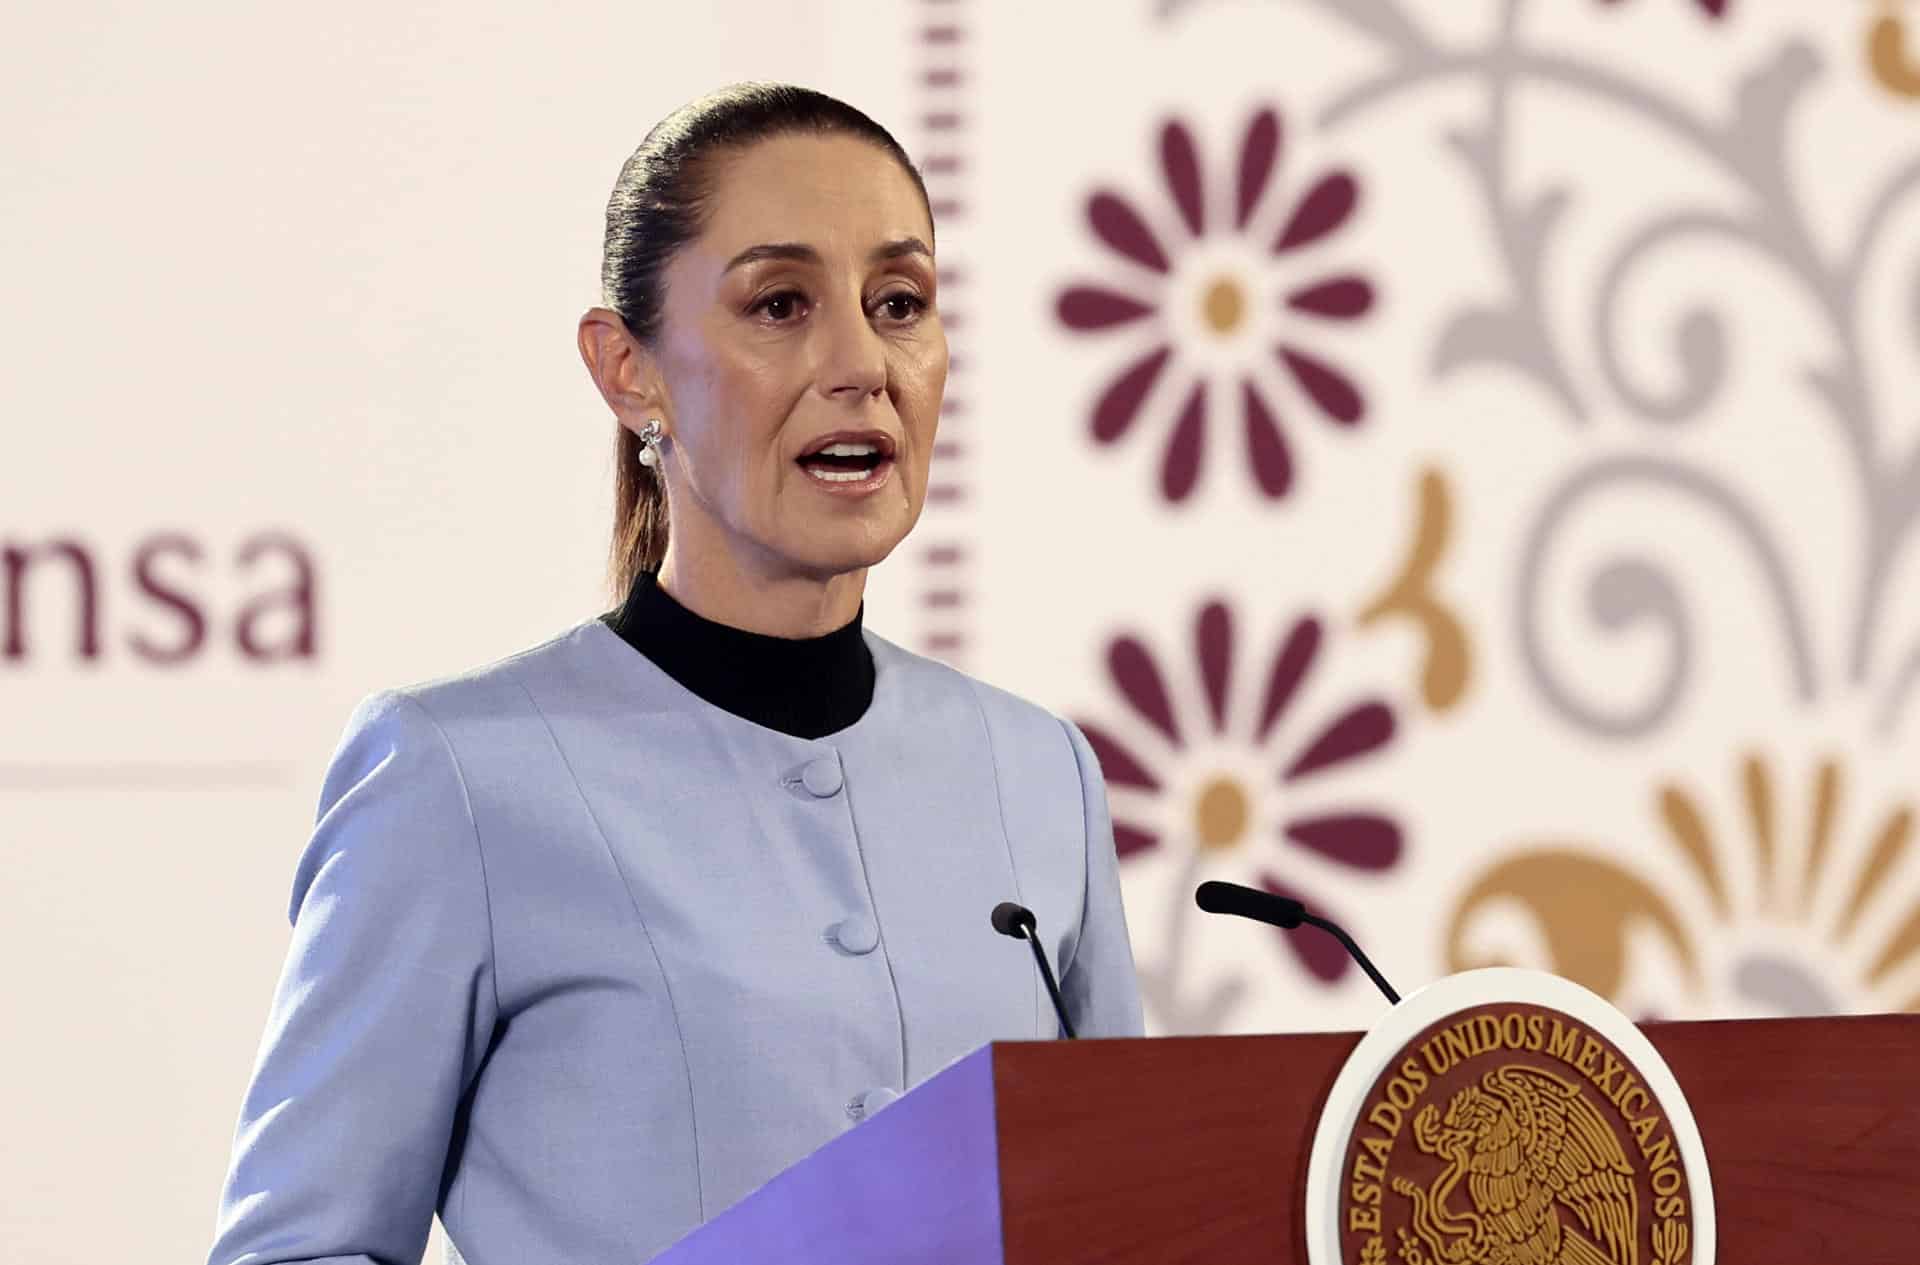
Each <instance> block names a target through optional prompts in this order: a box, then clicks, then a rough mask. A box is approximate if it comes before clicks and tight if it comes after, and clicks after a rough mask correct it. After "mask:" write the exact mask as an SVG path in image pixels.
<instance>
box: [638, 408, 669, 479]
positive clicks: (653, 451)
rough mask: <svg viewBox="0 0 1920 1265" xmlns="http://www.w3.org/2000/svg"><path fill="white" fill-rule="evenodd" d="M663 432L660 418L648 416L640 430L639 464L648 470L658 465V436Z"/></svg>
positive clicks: (656, 467)
mask: <svg viewBox="0 0 1920 1265" xmlns="http://www.w3.org/2000/svg"><path fill="white" fill-rule="evenodd" d="M664 433H665V432H664V431H662V430H661V428H660V419H659V418H657V417H650V418H648V419H647V424H646V425H645V426H644V427H642V428H641V430H640V464H641V465H643V466H645V467H646V468H647V469H649V470H654V469H658V468H659V465H660V437H661V435H662V434H664Z"/></svg>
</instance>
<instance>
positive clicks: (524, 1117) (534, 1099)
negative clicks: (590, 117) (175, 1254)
mask: <svg viewBox="0 0 1920 1265" xmlns="http://www.w3.org/2000/svg"><path fill="white" fill-rule="evenodd" d="M933 244H934V233H933V223H932V218H931V211H930V209H929V206H928V203H927V198H926V193H925V190H924V188H923V187H922V185H921V183H920V179H919V176H918V174H917V173H916V172H915V170H914V168H913V166H912V164H911V163H910V162H909V161H908V159H907V157H906V155H905V154H904V153H903V152H902V151H901V149H900V147H899V146H898V145H897V144H896V143H895V142H894V140H893V139H892V137H890V136H889V135H888V134H887V133H886V132H885V131H884V130H883V129H882V128H880V126H879V125H878V124H876V123H874V122H873V121H872V120H870V119H868V118H867V117H866V116H865V115H863V114H861V113H859V112H858V111H856V110H853V109H851V108H850V107H848V106H846V105H843V104H841V103H839V102H837V101H834V100H833V99H831V98H828V97H824V96H821V95H819V94H817V93H813V92H808V91H805V90H802V89H798V88H791V87H780V86H769V85H746V86H742V87H736V88H733V89H729V90H726V91H723V92H720V93H718V94H715V95H713V96H711V97H707V98H705V99H703V100H700V101H697V102H695V103H693V104H691V105H689V106H687V107H685V108H683V109H681V110H680V111H678V112H677V113H675V114H674V115H673V116H671V117H669V118H668V119H666V120H665V121H663V122H662V123H661V124H659V125H658V126H657V127H655V128H654V129H653V131H652V132H650V133H649V134H648V136H647V138H646V140H645V141H644V142H642V144H641V146H640V148H639V150H638V151H637V152H636V153H635V154H634V155H633V157H632V158H631V159H630V160H629V161H628V162H627V164H626V166H625V168H624V169H623V170H622V172H621V175H620V179H619V182H618V184H617V185H616V186H615V188H614V191H613V197H612V199H611V201H610V203H609V205H608V209H607V235H606V254H605V263H604V267H603V283H604V289H605V301H606V303H607V306H606V307H601V308H594V309H592V310H591V311H589V312H588V313H587V314H586V315H585V316H584V317H583V318H582V319H581V321H580V328H579V343H580V351H581V355H582V358H583V359H584V360H585V362H586V365H587V368H588V370H589V371H590V372H591V374H592V376H593V380H594V382H595V383H596V384H597V385H598V387H599V389H600V391H601V393H602V395H603V396H604V398H605V399H606V401H607V403H608V405H609V406H610V407H611V408H612V410H613V413H614V416H615V417H616V418H617V419H618V421H619V424H620V430H619V432H618V449H617V451H618V454H619V464H618V470H619V474H618V491H617V497H616V501H617V520H618V521H617V523H616V533H615V569H616V574H617V575H618V577H619V580H620V583H621V585H622V586H623V587H624V589H625V591H626V596H625V600H624V601H623V602H622V603H621V605H620V607H619V608H618V609H617V610H616V611H614V612H612V613H611V614H609V615H607V616H604V617H602V618H600V619H591V620H586V621H583V622H582V623H581V624H579V625H578V626H576V627H574V628H572V629H569V630H568V631H566V632H564V633H562V634H561V635H560V636H558V637H556V638H554V639H553V640H551V641H548V642H547V643H545V644H544V645H540V646H537V647H535V648H533V649H531V650H528V651H525V652H523V653H521V654H519V655H516V656H514V657H512V658H510V659H507V660H504V661H503V662H500V663H497V664H494V665H491V666H489V667H486V668H482V669H480V670H478V671H475V672H471V673H468V674H466V675H464V676H460V677H456V678H452V679H448V680H443V681H438V682H434V683H430V684H427V685H422V686H417V687H413V688H410V689H405V690H397V691H389V692H383V693H380V694H377V695H375V696H373V697H372V698H370V699H368V700H367V701H366V702H365V703H363V704H362V705H361V707H360V708H359V709H358V710H357V711H356V712H355V714H354V716H353V718H352V719H351V721H350V722H349V724H348V728H347V733H346V737H345V738H344V740H343V742H342V745H341V747H340V749H339V751H338V752H337V754H336V756H335V758H334V761H333V764H332V766H331V768H330V769H329V771H328V774H327V777H326V783H325V788H324V791H323V793H322V802H321V811H320V817H319V823H318V826H317V828H316V830H315V833H314V835H313V838H312V841H311V843H310V844H309V845H308V847H307V849H306V851H305V852H304V854H303V855H302V857H301V859H300V863H299V865H298V867H297V871H296V876H295V880H294V890H293V901H292V908H291V917H292V920H293V943H292V948H291V950H290V952H289V955H288V958H287V964H286V968H285V971H284V974H283V976H282V979H281V982H280V986H279V989H278V992H277V994H276V996H275V999H274V1004H273V1011H272V1014H271V1016H270V1019H269V1022H268V1026H267V1032H266V1037H265V1040H264V1042H263V1044H262V1047H261V1051H260V1056H259V1059H258V1062H257V1065H256V1067H255V1069H254V1073H253V1080H252V1083H251V1085H250V1087H249V1089H248V1092H247V1095H246V1099H245V1103H244V1106H243V1108H242V1112H241V1118H240V1122H239V1128H238V1131H237V1134H236V1139H235V1147H234V1156H233V1164H232V1169H231V1171H230V1173H229V1175H228V1178H227V1183H226V1188H225V1191H224V1195H223V1199H222V1203H221V1208H220V1218H219V1226H218V1231H217V1240H216V1242H215V1244H214V1247H213V1250H212V1253H211V1255H210V1257H209V1260H210V1262H212V1265H240V1263H241V1262H245V1263H247V1265H267V1263H268V1262H275V1261H312V1260H316V1259H318V1260H324V1261H328V1262H382V1263H387V1262H401V1261H405V1262H412V1261H415V1260H418V1258H419V1256H420V1253H421V1251H422V1249H423V1247H424V1245H425V1242H426V1237H427V1232H428V1228H429V1223H430V1222H431V1219H432V1217H433V1214H434V1213H435V1211H436V1210H437V1211H438V1212H439V1214H440V1217H441V1220H442V1221H443V1222H444V1224H445V1225H446V1228H447V1232H448V1237H449V1238H450V1239H451V1240H452V1242H453V1243H454V1245H455V1247H456V1248H457V1250H458V1251H459V1253H461V1254H463V1255H464V1256H465V1258H466V1260H467V1261H468V1262H470V1263H471V1265H527V1263H529V1262H558V1261H565V1262H569V1263H571V1265H592V1263H593V1262H599V1261H608V1262H611V1261H622V1262H626V1261H634V1260H642V1259H645V1258H646V1257H648V1256H650V1255H652V1254H653V1253H655V1252H657V1251H659V1250H661V1249H663V1248H665V1247H666V1246H667V1245H668V1244H670V1243H671V1242H672V1241H673V1240H674V1239H676V1238H678V1237H680V1236H681V1235H683V1234H685V1233H686V1232H687V1231H689V1230H691V1229H692V1228H693V1227H695V1226H696V1225H698V1224H700V1223H701V1222H702V1221H704V1220H706V1219H708V1218H710V1217H713V1216H715V1215H716V1214H718V1213H719V1212H721V1211H722V1210H724V1209H725V1208H726V1207H727V1206H728V1205H729V1204H731V1203H733V1202H734V1201H736V1200H738V1199H739V1198H740V1197H742V1196H743V1195H746V1194H747V1193H749V1192H750V1191H752V1190H753V1189H754V1188H755V1187H756V1186H758V1185H760V1184H761V1183H762V1182H764V1181H766V1180H767V1179H768V1178H770V1177H772V1176H773V1175H774V1174H776V1173H778V1172H779V1171H780V1170H781V1169H783V1168H785V1167H787V1166H788V1165H790V1164H792V1163H793V1162H795V1161H796V1160H798V1159H800V1158H801V1157H803V1156H804V1155H806V1154H807V1153H808V1152H810V1151H812V1150H814V1149H815V1148H817V1147H819V1146H820V1145H821V1144H823V1143H825V1142H827V1141H828V1140H830V1139H832V1138H833V1137H834V1136H835V1135H837V1134H838V1133H840V1132H842V1131H844V1130H846V1129H848V1128H851V1127H853V1126H854V1125H855V1124H856V1123H857V1122H858V1121H859V1120H861V1119H862V1118H864V1117H865V1116H867V1115H869V1114H871V1113H872V1112H873V1111H874V1110H875V1109H877V1108H878V1107H880V1106H882V1105H884V1104H885V1103H886V1102H888V1101H890V1100H891V1099H892V1098H894V1097H897V1096H898V1095H899V1093H901V1092H902V1091H904V1090H906V1089H908V1088H910V1087H911V1086H912V1085H914V1084H916V1083H918V1082H919V1081H921V1080H924V1079H926V1078H927V1077H928V1076H930V1075H932V1074H933V1073H935V1072H937V1071H938V1070H940V1069H941V1068H942V1067H943V1066H945V1065H946V1064H948V1063H949V1062H951V1061H952V1060H954V1059H956V1058H958V1057H960V1056H962V1055H964V1054H966V1053H968V1052H969V1051H971V1050H973V1049H975V1048H977V1047H978V1046H980V1045H981V1044H983V1043H985V1042H988V1041H995V1040H1019V1039H1031V1038H1038V1037H1051V1036H1055V1035H1057V1034H1058V1024H1057V1021H1056V1020H1055V1018H1054V1016H1053V1012H1052V1009H1051V1007H1050V1004H1049V1002H1048V1000H1047V997H1046V995H1045V992H1044V990H1043V988H1042V987H1041V985H1040V984H1039V982H1038V979H1037V977H1036V972H1035V971H1034V968H1033V962H1032V959H1031V955H1030V954H1029V953H1028V951H1027V950H1026V949H1025V948H1023V947H1022V946H1020V945H1018V944H1015V943H1013V942H1011V941H1008V940H1006V939H1003V938H1000V937H998V936H996V935H995V934H994V932H993V930H992V928H991V927H990V925H989V922H988V914H989V912H990V911H991V910H992V908H993V906H994V905H995V904H996V903H997V902H999V901H1002V900H1007V899H1014V900H1018V901H1020V902H1022V903H1023V904H1025V905H1027V906H1029V907H1030V908H1032V909H1033V910H1034V912H1035V913H1036V914H1037V916H1038V921H1039V928H1040V931H1041V933H1042V935H1043V936H1044V937H1045V942H1046V949H1047V952H1048V955H1049V957H1050V958H1052V959H1053V961H1054V965H1055V969H1056V971H1057V972H1058V974H1059V977H1060V981H1061V990H1062V993H1063V995H1064V997H1065V1001H1066V1005H1067V1008H1068V1011H1069V1015H1070V1017H1071V1019H1072V1021H1073V1023H1074V1025H1075V1027H1076V1028H1077V1029H1078V1030H1079V1032H1080V1033H1081V1034H1082V1035H1095V1036H1099V1035H1133V1034H1137V1033H1139V1032H1140V1031H1141V1015H1140V1004H1139V997H1138V992H1137V988H1136V985H1135V981H1134V976H1133V962H1132V955H1131V951H1130V949H1129V947H1128V943H1127V934H1126V926H1125V923H1124V920H1123V917H1122V914H1121V906H1120V893H1119V883H1118V879H1117V875H1116V870H1115V860H1114V851H1113V841H1112V832H1111V828H1110V825H1109V822H1108V817H1107V809H1106V802H1105V792H1104V787H1103V784H1102V782H1101V778H1100V772H1099V768H1098V766H1097V764H1096V763H1095V761H1094V759H1093V756H1092V753H1091V752H1090V750H1089V748H1088V746H1087V743H1086V741H1085V739H1084V738H1082V737H1081V735H1080V734H1079V732H1078V731H1077V730H1075V729H1074V728H1073V726H1072V725H1070V724H1068V723H1067V722H1065V721H1062V720H1060V719H1058V718H1057V717H1054V716H1052V715H1050V714H1049V713H1047V712H1045V711H1042V710H1041V709H1039V708H1037V707H1035V706H1033V705H1031V704H1029V703H1025V702H1022V701H1021V700H1019V699H1016V698H1014V697H1012V696H1011V695H1008V694H1004V693H1001V692H999V691H997V690H994V689H991V688H989V687H987V686H985V685H982V684H980V683H979V682H976V681H973V680H971V679H970V678H968V677H965V676H962V675H960V674H959V673H956V672H954V671H951V670H950V669H947V668H944V667H942V666H940V665H937V664H935V663H932V662H930V661H928V660H925V659H921V658H918V657H916V656H914V655H911V654H909V653H907V652H906V651H904V650H902V649H900V648H899V647H897V646H894V645H892V644H890V643H889V642H886V641H884V640H882V639H880V638H878V637H875V636H873V635H872V634H870V633H867V632H865V631H864V630H863V629H862V627H861V593H862V590H863V588H864V586H865V583H866V575H867V568H868V567H870V566H872V565H873V564H875V563H877V562H879V561H880V560H881V559H883V558H885V557H886V556H887V555H888V554H889V553H890V552H892V550H893V549H894V547H895V546H896V545H898V544H899V543H900V541H901V539H902V538H903V537H904V536H905V535H906V534H907V531H908V530H909V529H910V528H911V527H912V526H913V524H914V521H915V519H916V518H918V516H919V514H920V510H921V506H922V504H923V503H924V500H925V496H926V488H927V469H928V464H929V460H930V458H931V455H932V452H933V437H934V429H935V425H936V422H937V420H938V416H939V412H940V399H941V392H942V389H943V386H944V380H945V376H946V368H947V348H946V338H945V335H944V334H943V333H942V331H941V327H940V317H939V309H938V307H937V306H936V304H935V272H934V255H933Z"/></svg>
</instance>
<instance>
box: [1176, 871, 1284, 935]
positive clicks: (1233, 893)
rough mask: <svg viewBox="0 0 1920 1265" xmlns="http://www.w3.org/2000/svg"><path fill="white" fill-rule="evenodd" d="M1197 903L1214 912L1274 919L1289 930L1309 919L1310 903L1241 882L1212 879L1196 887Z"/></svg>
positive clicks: (1260, 919)
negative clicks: (1264, 890) (1308, 904)
mask: <svg viewBox="0 0 1920 1265" xmlns="http://www.w3.org/2000/svg"><path fill="white" fill-rule="evenodd" d="M1193 903H1194V904H1196V905H1198V906H1200V908H1202V909H1204V910H1206V911H1207V912H1208V913H1210V914H1233V915H1235V916H1236V917H1240V918H1251V919H1253V920H1254V921H1255V922H1267V923H1272V924H1273V925H1274V926H1276V927H1283V928H1285V929H1287V930H1289V931H1291V930H1293V928H1295V927H1297V926H1299V925H1300V924H1301V923H1302V922H1304V921H1306V917H1307V907H1306V906H1305V905H1303V904H1301V903H1300V902H1299V901H1297V900H1293V899H1291V898H1290V897H1286V896H1275V895H1274V894H1273V893H1272V892H1263V891H1260V890H1258V889H1257V888H1252V887H1242V886H1240V884H1238V883H1221V882H1217V881H1209V882H1205V883H1202V884H1200V886H1199V887H1197V888H1195V889H1194V891H1193Z"/></svg>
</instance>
